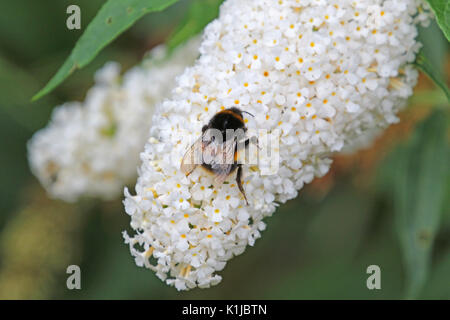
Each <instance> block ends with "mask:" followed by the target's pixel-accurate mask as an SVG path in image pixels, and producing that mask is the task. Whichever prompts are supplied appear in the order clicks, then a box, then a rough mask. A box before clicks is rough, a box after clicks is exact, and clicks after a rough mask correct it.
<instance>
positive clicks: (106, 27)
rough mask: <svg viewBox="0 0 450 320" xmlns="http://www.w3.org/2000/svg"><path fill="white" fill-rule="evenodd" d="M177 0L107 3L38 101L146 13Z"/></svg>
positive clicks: (39, 93) (160, 8)
mask: <svg viewBox="0 0 450 320" xmlns="http://www.w3.org/2000/svg"><path fill="white" fill-rule="evenodd" d="M177 1H178V0H120V1H118V0H108V2H106V3H105V4H104V5H103V7H102V8H101V9H100V11H99V12H98V13H97V15H96V16H95V18H94V19H93V20H92V21H91V23H89V25H88V26H87V28H86V31H85V32H84V33H83V35H82V36H81V37H80V39H79V40H78V42H77V43H76V45H75V48H74V49H73V50H72V52H71V54H70V56H69V58H67V60H66V61H65V62H64V64H63V65H62V67H61V68H60V69H59V70H58V72H57V73H56V74H55V75H54V76H53V78H52V79H50V81H49V82H48V83H47V85H46V86H45V87H44V88H43V89H41V90H40V91H39V92H38V93H37V94H36V95H35V96H34V97H33V98H32V101H35V100H37V99H39V98H41V97H43V96H44V95H46V94H48V93H49V92H50V91H52V90H53V89H55V88H56V87H57V86H58V85H59V84H60V83H61V82H62V81H64V80H65V79H66V78H67V77H68V76H69V75H71V74H72V73H73V72H74V71H75V70H77V69H80V68H83V67H84V66H86V65H87V64H88V63H89V62H91V61H92V60H93V59H94V58H95V56H96V55H97V54H98V53H99V52H100V51H101V50H102V49H103V48H104V47H105V46H106V45H108V44H109V43H110V42H111V41H113V40H114V39H115V38H117V37H118V36H119V35H120V34H121V33H122V32H124V31H125V30H127V29H128V28H130V27H131V26H132V25H133V24H134V23H135V22H136V21H137V20H139V19H140V18H141V17H143V16H144V15H145V14H147V13H150V12H155V11H161V10H164V9H165V8H167V7H169V6H171V5H172V4H174V3H175V2H177Z"/></svg>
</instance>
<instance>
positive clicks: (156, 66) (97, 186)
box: [28, 39, 199, 201]
mask: <svg viewBox="0 0 450 320" xmlns="http://www.w3.org/2000/svg"><path fill="white" fill-rule="evenodd" d="M198 46H199V41H198V39H194V40H191V41H190V42H188V43H187V44H186V45H185V46H182V47H180V48H179V49H177V50H176V51H175V52H174V53H173V54H172V55H171V56H170V57H167V53H166V51H167V50H166V49H165V48H164V47H163V46H159V47H157V48H155V49H153V50H152V51H151V52H150V54H149V58H148V59H146V60H144V62H143V64H142V65H140V66H137V67H134V68H133V69H131V70H129V71H128V72H126V73H125V74H124V75H123V76H120V66H119V65H118V64H117V63H112V62H110V63H108V64H106V65H105V66H104V67H103V68H102V69H101V70H99V71H98V72H97V74H96V76H95V86H94V87H93V88H91V89H90V90H89V92H88V94H87V97H86V100H85V102H83V103H81V102H70V103H66V104H64V105H62V106H60V107H57V108H56V109H55V110H54V111H53V114H52V119H51V121H50V123H49V125H48V126H47V127H46V128H44V129H42V130H40V131H38V132H37V133H36V134H35V135H34V136H33V138H32V139H31V140H30V142H29V145H28V151H29V162H30V166H31V169H32V171H33V173H34V174H35V175H36V177H37V178H38V179H39V181H40V182H41V184H42V185H43V186H44V187H45V188H46V189H47V191H48V193H49V194H50V196H52V197H54V198H59V199H63V200H65V201H75V200H77V199H78V198H79V197H82V196H89V197H100V198H103V199H111V198H114V197H118V196H120V194H121V192H122V190H123V186H124V185H126V184H127V183H133V182H134V181H135V179H136V176H137V172H136V168H137V167H138V165H139V152H140V151H141V150H142V148H143V146H144V145H145V141H146V140H147V138H148V130H149V128H150V126H151V118H152V114H153V111H154V106H155V104H157V103H159V102H160V101H162V99H163V98H164V97H166V96H167V95H168V94H169V93H170V91H171V90H172V89H173V87H174V82H175V77H176V76H177V75H178V74H180V73H181V72H182V71H183V70H184V68H185V67H186V66H188V65H191V64H192V63H193V62H194V60H195V58H197V56H198Z"/></svg>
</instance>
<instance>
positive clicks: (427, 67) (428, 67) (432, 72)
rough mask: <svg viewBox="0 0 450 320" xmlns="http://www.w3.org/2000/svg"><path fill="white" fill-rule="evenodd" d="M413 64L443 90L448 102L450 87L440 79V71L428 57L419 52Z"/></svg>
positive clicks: (449, 99)
mask: <svg viewBox="0 0 450 320" xmlns="http://www.w3.org/2000/svg"><path fill="white" fill-rule="evenodd" d="M414 64H415V65H416V66H417V67H418V68H419V69H420V70H422V71H423V72H424V73H425V74H426V75H427V76H428V77H429V78H430V79H431V80H433V82H434V83H435V84H436V85H437V86H438V87H439V88H441V89H442V90H443V91H444V93H445V95H446V96H447V100H448V101H449V102H450V89H449V88H448V87H447V85H446V84H445V82H444V80H443V79H442V76H441V73H440V72H439V71H438V70H436V69H435V68H434V67H433V65H432V64H431V63H430V62H429V61H428V59H427V58H426V57H425V56H424V55H423V54H422V53H419V54H418V55H417V58H416V62H415V63H414Z"/></svg>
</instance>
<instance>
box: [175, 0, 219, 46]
mask: <svg viewBox="0 0 450 320" xmlns="http://www.w3.org/2000/svg"><path fill="white" fill-rule="evenodd" d="M222 1H223V0H194V2H193V3H192V4H191V5H190V7H189V10H188V12H187V14H186V16H185V18H184V19H183V21H182V22H181V24H180V25H179V26H178V28H177V29H176V30H175V32H174V33H173V34H172V35H171V36H170V38H169V40H168V41H167V45H168V48H169V51H170V52H171V51H173V49H175V48H176V47H177V46H178V45H180V44H182V43H183V42H185V41H186V40H188V39H189V38H191V37H193V36H195V35H196V34H198V33H200V32H201V31H202V30H203V29H204V28H205V26H206V25H207V24H208V23H210V22H211V21H212V20H213V19H215V18H216V17H217V15H218V14H219V7H220V4H221V3H222Z"/></svg>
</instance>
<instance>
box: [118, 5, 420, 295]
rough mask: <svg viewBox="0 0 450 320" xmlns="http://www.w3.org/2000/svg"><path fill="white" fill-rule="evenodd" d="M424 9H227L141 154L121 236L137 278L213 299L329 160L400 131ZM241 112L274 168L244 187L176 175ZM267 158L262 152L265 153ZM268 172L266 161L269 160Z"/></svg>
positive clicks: (253, 171) (157, 117) (199, 175)
mask: <svg viewBox="0 0 450 320" xmlns="http://www.w3.org/2000/svg"><path fill="white" fill-rule="evenodd" d="M419 5H420V4H419V2H417V1H414V0H396V1H384V0H383V1H382V0H371V1H345V0H335V1H324V0H314V1H309V0H301V1H300V0H282V1H279V0H227V1H226V2H224V4H223V5H222V7H221V10H220V16H219V18H218V19H216V20H215V21H213V22H212V23H210V24H209V25H208V26H207V28H206V29H205V32H204V36H203V41H202V44H201V46H200V53H201V56H200V58H199V59H198V60H197V62H196V63H195V65H194V66H193V67H191V68H188V69H186V70H185V72H184V73H183V74H182V75H181V76H180V77H179V78H178V79H177V84H176V85H177V86H176V88H175V90H174V91H173V92H172V95H171V97H170V99H169V100H166V101H164V102H163V103H162V104H160V105H158V106H157V108H156V111H155V114H154V116H153V126H152V128H151V137H150V139H149V140H148V142H147V144H146V146H145V150H144V151H143V152H142V153H141V159H142V166H141V168H140V176H139V178H138V182H137V184H136V188H135V192H136V195H131V194H130V193H129V191H128V190H125V197H126V199H125V200H124V205H125V210H126V212H127V213H128V214H129V215H130V218H131V227H132V228H133V229H134V230H135V232H136V233H135V234H134V235H128V234H127V233H126V232H124V238H125V242H126V243H128V244H129V246H130V250H131V253H132V255H133V256H134V257H135V260H136V263H137V265H139V266H145V267H146V268H150V269H152V270H154V271H155V272H156V274H157V276H158V277H159V278H161V279H162V280H163V281H165V282H166V283H167V284H169V285H174V286H175V287H176V288H177V289H178V290H187V289H192V288H194V287H201V288H207V287H209V286H211V285H215V284H217V283H219V282H220V281H221V276H220V275H218V274H217V273H216V272H217V271H220V270H222V269H223V268H224V266H225V264H226V262H227V261H228V260H230V259H231V258H232V257H233V256H235V255H238V254H241V253H242V252H244V250H245V248H246V246H247V245H253V244H254V242H255V240H256V239H257V238H259V237H260V235H261V231H262V230H264V228H265V223H264V222H263V219H264V218H265V217H268V216H270V215H272V214H273V212H274V211H275V209H276V207H277V205H278V204H279V203H284V202H286V201H287V200H289V199H292V198H295V197H296V196H297V193H298V190H299V189H301V188H302V187H303V186H304V184H305V183H309V182H311V181H312V180H313V179H314V177H320V176H323V175H324V174H326V173H327V171H328V169H329V167H330V164H331V159H330V156H331V155H332V154H333V153H336V152H340V151H342V150H343V149H344V148H351V147H354V146H356V145H361V144H365V143H367V141H369V140H370V138H371V137H372V136H373V135H374V134H375V133H376V132H378V131H379V130H381V129H383V128H385V127H387V126H388V125H389V124H391V123H394V122H396V121H398V118H397V116H396V114H397V112H398V111H399V110H400V109H401V108H402V107H403V106H404V105H405V102H406V99H407V98H408V97H409V96H410V95H411V94H412V89H413V86H414V85H415V83H416V79H417V71H416V70H415V69H414V68H413V67H412V66H411V63H412V62H413V61H414V59H415V55H416V53H417V51H418V49H419V46H420V45H419V43H417V42H416V40H415V38H416V36H417V29H416V23H417V22H423V21H426V20H427V18H426V17H427V15H428V13H426V12H425V11H424V10H423V9H422V7H420V8H421V9H420V10H418V6H419ZM231 107H238V108H240V109H241V110H244V111H247V112H250V113H251V114H253V115H254V117H252V116H250V115H248V114H244V116H245V119H246V120H245V121H246V126H247V127H248V129H249V131H253V132H257V133H258V132H261V131H266V132H268V133H270V134H272V135H276V138H277V139H278V142H279V146H278V147H277V148H276V150H275V151H278V152H279V153H278V155H279V162H278V165H279V168H278V170H277V171H276V172H275V174H271V173H273V172H270V170H269V171H268V172H265V171H263V170H262V168H261V166H255V165H253V166H244V169H243V171H244V183H243V186H244V189H245V192H246V196H247V199H248V205H247V204H246V202H245V200H244V198H243V195H242V194H241V192H239V190H238V187H237V185H236V183H235V176H236V174H235V173H233V174H231V175H230V177H229V178H228V179H227V181H226V182H225V183H224V184H222V185H221V186H218V187H213V179H214V177H213V176H212V175H211V174H210V173H208V172H206V171H205V170H201V169H202V168H197V169H195V170H194V171H193V172H192V174H190V175H189V176H187V177H186V176H185V174H183V173H182V172H181V170H180V163H181V159H182V157H183V155H184V154H185V152H186V150H187V148H189V144H186V142H188V141H189V142H190V143H192V142H194V141H195V140H196V139H198V138H199V137H200V136H201V132H202V126H203V125H205V124H206V123H208V120H209V119H210V118H211V117H213V116H214V115H215V114H216V113H217V112H219V111H221V110H224V109H226V108H231ZM261 149H264V145H262V146H261ZM269 160H270V159H269Z"/></svg>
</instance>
